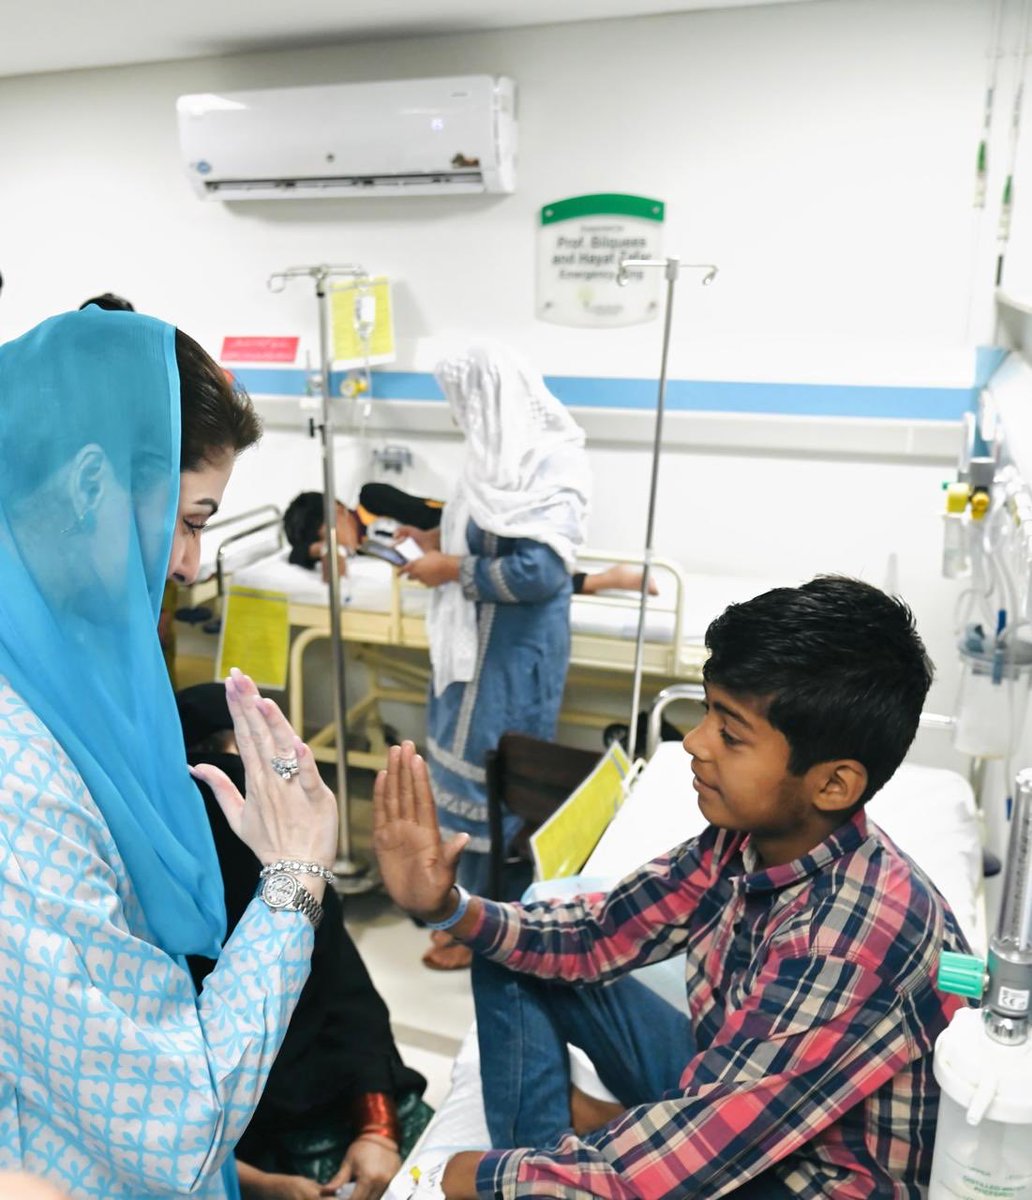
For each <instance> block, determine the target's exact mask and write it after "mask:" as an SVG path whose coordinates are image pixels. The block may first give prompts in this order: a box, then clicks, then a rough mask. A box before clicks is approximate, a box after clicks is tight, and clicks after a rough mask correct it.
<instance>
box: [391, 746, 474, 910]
mask: <svg viewBox="0 0 1032 1200" xmlns="http://www.w3.org/2000/svg"><path fill="white" fill-rule="evenodd" d="M468 840H469V838H468V837H467V836H466V834H464V833H460V834H459V835H458V836H456V837H454V838H452V839H451V841H450V842H448V843H447V844H445V843H444V842H442V841H441V831H440V830H439V829H438V827H437V813H436V811H435V809H434V797H433V793H432V792H431V791H430V778H429V775H428V774H427V769H426V763H425V761H424V760H423V759H422V758H421V757H420V756H419V755H418V754H417V753H416V748H415V746H414V745H413V744H412V743H411V742H403V743H402V744H401V745H400V746H392V747H391V748H390V750H389V751H388V754H387V770H386V771H381V772H380V773H379V775H377V777H376V785H375V787H374V788H373V846H374V848H375V849H376V857H377V859H378V860H379V863H380V874H381V875H382V876H383V882H384V886H385V887H386V888H387V891H388V892H389V893H390V896H391V899H392V900H393V901H394V902H395V904H397V905H398V906H399V907H401V908H403V909H405V911H406V912H409V913H411V914H412V915H413V916H415V917H419V918H420V919H421V920H425V921H434V920H440V919H441V918H442V916H445V915H447V912H446V910H447V908H448V901H449V896H450V893H451V890H452V887H453V886H454V884H455V864H456V863H457V862H458V860H459V855H460V854H461V853H462V850H463V847H464V846H465V845H466V842H467V841H468Z"/></svg>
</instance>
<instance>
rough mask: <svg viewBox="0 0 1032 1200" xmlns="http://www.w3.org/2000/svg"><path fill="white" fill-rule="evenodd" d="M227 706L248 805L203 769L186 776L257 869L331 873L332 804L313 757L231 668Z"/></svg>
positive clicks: (224, 780) (214, 772)
mask: <svg viewBox="0 0 1032 1200" xmlns="http://www.w3.org/2000/svg"><path fill="white" fill-rule="evenodd" d="M226 699H227V701H228V702H229V712H230V715H231V716H232V718H233V730H234V733H235V735H236V742H237V747H238V749H239V751H240V757H241V759H243V763H244V772H245V776H246V791H247V798H246V799H245V798H244V797H243V796H241V795H240V793H239V791H238V790H237V789H236V787H235V786H234V784H233V783H232V782H231V780H230V779H229V778H228V776H226V775H225V774H224V773H223V772H222V771H220V770H219V769H218V768H217V767H214V766H212V765H211V764H210V763H201V764H199V765H198V766H196V767H191V768H190V770H191V774H193V775H195V776H196V777H197V778H198V779H202V780H203V781H204V782H205V783H206V784H208V786H209V787H210V788H211V790H212V791H213V792H214V793H215V799H216V800H218V802H219V806H220V807H221V809H222V811H223V812H224V813H225V814H226V820H227V821H228V822H229V827H230V828H231V829H232V830H233V832H234V833H235V834H236V835H237V837H238V838H240V840H241V841H242V842H244V844H245V845H247V846H248V847H249V848H250V849H251V851H252V852H253V853H254V855H255V857H256V858H258V859H259V860H260V861H261V862H262V863H263V864H268V863H272V862H275V861H276V860H277V859H281V858H290V859H298V860H301V861H304V862H316V863H319V864H320V865H322V866H325V867H331V866H332V865H333V862H334V859H335V858H336V856H337V802H336V799H335V797H334V795H333V792H331V791H330V789H329V788H328V787H327V786H326V784H325V783H323V781H322V777H321V776H320V774H319V772H318V770H317V768H316V765H315V759H314V758H313V757H312V752H311V751H310V750H309V749H308V747H307V746H306V745H305V744H304V742H302V741H301V739H300V738H299V737H298V736H297V735H296V734H295V733H294V731H293V729H291V727H290V723H289V721H288V720H287V719H286V717H285V716H284V715H283V714H282V713H281V712H280V710H279V708H278V706H277V705H276V704H274V703H273V702H272V701H271V700H267V699H265V698H264V697H263V696H261V695H260V694H259V692H258V689H257V688H256V687H255V685H254V683H253V682H252V681H251V680H250V679H249V678H248V677H247V676H246V675H243V674H241V673H240V672H239V671H237V670H236V668H234V669H233V671H232V672H231V673H230V676H229V678H228V679H227V680H226ZM306 886H308V884H307V881H306Z"/></svg>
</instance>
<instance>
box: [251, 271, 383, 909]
mask: <svg viewBox="0 0 1032 1200" xmlns="http://www.w3.org/2000/svg"><path fill="white" fill-rule="evenodd" d="M367 275H368V273H367V272H366V270H365V269H364V268H363V267H360V266H357V265H356V264H353V263H349V264H347V265H344V266H334V265H328V264H326V263H322V264H320V265H319V266H314V267H288V268H287V270H285V271H279V272H276V273H275V274H273V275H270V276H269V280H268V287H269V290H270V291H274V292H281V291H283V289H284V288H285V287H286V285H287V281H288V280H289V279H292V278H299V277H304V278H309V279H312V280H313V281H314V282H315V296H316V301H317V303H318V306H319V367H320V370H319V390H320V392H321V397H320V399H321V401H322V414H321V417H322V419H321V423H320V425H319V433H320V436H321V438H322V456H323V505H324V507H323V520H324V521H325V523H326V555H327V563H328V570H327V575H328V578H329V588H330V647H331V661H332V668H333V673H332V678H333V728H334V734H335V738H336V744H337V811H338V813H339V817H340V831H339V843H338V850H339V853H338V856H337V861H336V862H335V863H334V864H333V872H334V874H335V875H336V876H337V887H338V890H340V891H342V892H345V893H359V892H366V891H370V890H371V889H372V888H374V887H376V885H377V879H376V875H375V872H371V871H370V870H369V866H368V864H366V863H363V862H359V861H358V860H357V859H355V858H354V857H353V856H352V846H351V840H352V839H351V803H350V796H349V794H348V753H347V737H348V728H347V699H346V693H345V666H344V643H343V640H342V639H341V636H340V607H341V606H340V572H339V571H338V570H337V565H338V562H339V558H338V544H337V486H336V478H335V471H334V447H333V436H334V430H333V412H332V409H331V403H330V396H331V391H330V365H331V362H332V352H331V348H330V320H329V311H328V309H329V305H328V302H327V283H328V282H329V280H331V279H337V278H348V279H364V278H367ZM297 732H298V733H299V734H300V732H301V731H300V730H298V731H297Z"/></svg>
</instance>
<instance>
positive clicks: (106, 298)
mask: <svg viewBox="0 0 1032 1200" xmlns="http://www.w3.org/2000/svg"><path fill="white" fill-rule="evenodd" d="M91 304H95V305H96V306H97V308H103V309H106V310H107V311H108V312H136V309H135V308H133V306H132V305H131V304H130V303H129V301H128V300H126V298H125V297H124V296H116V295H115V293H114V292H105V293H104V294H103V295H102V296H91V297H90V298H89V300H84V301H83V302H82V303H81V304H80V305H79V308H80V309H83V308H89V306H90V305H91Z"/></svg>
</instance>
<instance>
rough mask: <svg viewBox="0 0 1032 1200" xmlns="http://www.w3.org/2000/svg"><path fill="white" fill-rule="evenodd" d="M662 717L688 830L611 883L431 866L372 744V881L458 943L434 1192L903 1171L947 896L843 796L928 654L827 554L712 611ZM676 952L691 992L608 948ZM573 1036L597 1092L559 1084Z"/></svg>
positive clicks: (876, 1185) (405, 772)
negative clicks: (476, 1045)
mask: <svg viewBox="0 0 1032 1200" xmlns="http://www.w3.org/2000/svg"><path fill="white" fill-rule="evenodd" d="M706 645H707V647H708V649H709V651H710V657H709V659H708V661H707V663H706V667H705V670H704V678H705V682H706V694H707V713H706V716H705V718H704V720H703V721H702V722H701V724H700V725H699V726H697V727H696V728H695V729H693V730H692V731H691V733H689V734H688V736H687V737H686V738H685V740H684V746H685V749H686V750H687V751H688V753H689V754H691V755H692V763H691V770H692V775H693V777H694V779H693V786H694V789H695V792H696V794H697V801H698V804H699V807H700V809H701V810H702V813H703V815H704V816H705V817H706V818H707V820H708V821H709V826H708V828H707V829H706V831H705V832H704V833H703V834H701V835H700V836H699V837H698V838H693V839H691V840H690V841H688V842H686V843H684V844H683V845H681V846H678V847H676V848H675V849H673V850H672V851H670V852H669V853H668V854H666V855H664V856H662V857H661V858H658V859H655V860H654V861H653V862H651V863H648V864H647V865H645V866H644V867H642V868H640V869H639V870H638V871H636V872H634V873H633V874H632V875H630V876H628V877H627V878H626V879H624V880H623V881H622V882H621V883H620V884H618V885H617V887H616V888H615V889H614V890H613V891H612V892H610V893H609V895H608V896H588V897H580V898H577V899H575V900H573V901H571V902H564V903H561V904H552V903H536V904H529V905H513V904H495V903H493V902H491V901H487V900H483V899H480V898H477V897H468V896H466V895H464V894H463V893H462V892H461V890H460V889H456V888H455V887H454V886H453V880H454V864H455V861H456V859H457V857H458V855H459V853H461V849H462V843H461V839H456V840H455V841H453V842H452V843H449V844H448V845H446V846H443V845H442V844H441V841H440V837H439V835H438V833H437V827H436V821H435V818H434V810H433V799H432V797H431V795H430V790H429V786H428V784H427V778H426V770H425V766H424V764H423V763H422V760H421V759H419V757H418V756H416V755H415V753H414V749H413V747H412V746H411V745H406V746H405V747H404V748H402V749H396V750H395V751H393V752H392V757H391V759H390V763H389V767H388V770H387V771H386V772H383V773H381V776H380V777H379V778H378V780H377V787H376V831H375V841H376V846H377V852H378V855H379V858H380V865H381V870H382V871H383V876H384V880H385V882H386V884H387V886H388V889H389V891H390V892H391V895H392V896H393V897H394V899H395V900H396V901H397V902H398V903H399V904H400V905H401V906H402V907H403V908H406V909H408V911H410V912H412V913H414V914H415V915H418V916H420V917H422V918H423V919H424V920H427V921H430V922H437V923H442V922H443V923H445V924H448V925H449V927H450V928H451V930H452V932H453V934H455V935H456V936H457V937H459V938H461V939H462V940H463V941H465V942H466V943H467V944H468V945H469V946H471V947H472V948H473V950H474V951H475V952H476V955H477V957H476V959H475V962H474V991H475V996H476V1002H477V1015H478V1028H479V1030H480V1049H481V1072H482V1077H483V1082H484V1099H485V1108H486V1111H487V1117H488V1128H489V1130H490V1133H491V1138H492V1145H493V1146H495V1147H496V1149H494V1150H491V1151H489V1152H487V1153H481V1152H479V1151H478V1152H473V1151H469V1152H463V1153H459V1154H456V1155H454V1156H453V1157H451V1158H450V1160H449V1161H448V1163H447V1166H446V1167H445V1168H444V1170H443V1174H442V1177H441V1180H440V1184H441V1190H440V1192H439V1194H443V1195H444V1196H447V1197H453V1198H460V1200H461V1198H463V1197H469V1198H471V1200H472V1198H473V1197H485V1198H487V1197H497V1198H499V1200H500V1198H503V1197H504V1198H508V1197H523V1196H558V1197H581V1196H582V1197H610V1198H613V1200H629V1198H631V1197H674V1196H708V1197H716V1196H724V1195H729V1194H733V1195H734V1196H736V1197H740V1198H742V1200H745V1198H746V1197H757V1198H760V1197H762V1198H765V1200H773V1198H780V1197H789V1196H790V1197H807V1198H809V1197H813V1198H817V1197H828V1196H831V1197H839V1198H841V1200H853V1198H860V1197H915V1198H916V1197H918V1196H919V1195H920V1194H921V1191H920V1189H921V1186H922V1185H923V1184H927V1181H928V1173H929V1168H930V1163H931V1150H932V1140H933V1135H934V1128H935V1116H936V1110H937V1100H938V1090H937V1087H936V1084H935V1081H934V1079H933V1077H932V1069H931V1064H932V1048H933V1044H934V1041H935V1038H936V1036H937V1035H938V1034H939V1033H940V1032H941V1031H942V1030H943V1029H944V1028H945V1026H946V1024H947V1023H948V1022H949V1019H950V1017H951V1016H952V1014H953V1012H954V1011H955V1010H956V1008H957V1007H958V1006H959V1005H960V1004H962V1003H963V1001H961V1000H958V999H957V998H955V997H950V996H946V995H943V994H941V993H939V992H938V991H937V990H936V988H935V985H934V978H935V970H936V966H937V963H938V958H939V954H940V952H941V950H942V949H943V948H946V949H953V950H963V949H965V943H964V939H963V937H962V935H961V934H960V932H959V929H958V927H957V924H956V921H955V920H954V918H953V915H952V913H951V912H950V911H949V908H948V906H947V905H946V902H945V901H944V900H943V898H942V897H941V896H940V895H939V893H938V892H937V890H936V889H935V887H934V885H933V884H932V883H931V882H930V881H929V880H928V879H927V877H926V876H925V875H924V874H923V873H922V872H921V870H920V869H919V868H918V867H917V866H915V864H914V863H912V862H911V861H910V860H909V859H908V858H907V857H906V855H905V854H903V853H902V852H901V851H900V850H899V849H898V848H897V847H896V846H895V845H894V844H893V843H892V842H891V840H890V839H889V838H888V837H886V836H885V834H883V833H882V832H881V831H880V830H878V829H877V828H876V827H874V826H873V825H869V824H868V822H867V820H866V817H865V813H864V805H865V803H866V802H867V800H868V799H870V797H871V796H872V795H874V794H875V792H877V791H878V789H879V788H880V787H881V786H882V785H883V784H884V783H885V782H886V781H887V780H888V779H889V777H890V776H891V775H892V774H893V772H894V771H895V770H896V768H897V766H898V765H899V764H900V762H901V761H902V760H903V756H904V755H905V753H906V751H907V748H908V747H909V745H910V743H911V741H912V739H913V737H914V734H915V732H916V730H917V724H918V719H919V716H920V713H921V707H922V704H923V702H924V698H925V695H926V693H927V691H928V687H929V684H930V682H931V675H932V668H931V664H930V663H929V661H928V658H927V656H926V654H925V651H924V646H923V645H922V643H921V640H920V638H919V637H918V635H917V632H916V630H915V628H914V624H913V617H912V615H911V613H910V611H909V609H908V608H907V607H906V606H905V605H904V604H903V603H902V602H901V601H899V600H896V599H892V598H890V597H888V596H886V595H885V594H884V593H882V592H880V591H879V590H878V589H877V588H874V587H871V586H870V585H868V584H864V583H861V582H859V581H857V580H851V579H843V578H835V577H825V578H818V579H815V580H812V581H811V582H810V583H808V584H805V585H804V586H802V587H799V588H778V589H775V590H773V591H770V592H767V593H765V594H764V595H762V596H758V597H756V598H755V599H754V600H751V601H749V602H747V603H745V604H738V605H732V606H731V607H730V608H729V609H728V610H727V611H726V612H725V613H723V614H722V615H721V616H720V617H718V618H717V619H716V620H715V621H714V622H713V623H712V624H711V625H710V627H709V630H708V631H707V635H706ZM681 953H683V954H684V955H685V963H686V966H685V981H686V991H687V1000H688V1006H687V1013H685V1012H681V1011H679V1010H677V1009H675V1008H673V1007H672V1006H671V1005H669V1004H667V1003H666V1002H664V1001H663V1000H661V999H660V998H659V997H657V996H656V995H655V994H654V993H652V992H651V991H650V990H649V989H648V988H646V987H645V986H644V985H643V984H641V983H639V982H638V981H637V980H634V979H630V978H627V973H628V972H630V971H632V970H634V969H635V968H636V967H640V966H643V965H644V964H646V963H651V962H657V961H659V960H661V959H665V958H669V957H671V956H673V955H675V954H681ZM567 1043H572V1044H575V1045H579V1046H581V1047H582V1048H583V1049H584V1050H585V1051H586V1052H587V1054H588V1056H589V1057H590V1058H591V1059H592V1061H593V1062H594V1064H595V1067H596V1069H597V1070H598V1072H599V1075H600V1077H601V1079H602V1082H603V1083H604V1084H605V1085H606V1086H607V1088H609V1090H610V1091H611V1092H612V1093H613V1094H614V1095H615V1096H617V1097H619V1101H620V1103H619V1104H616V1105H611V1104H607V1103H604V1102H601V1101H593V1100H590V1099H589V1098H587V1097H585V1096H583V1095H581V1094H579V1093H577V1092H576V1090H574V1091H573V1092H572V1093H571V1087H570V1075H569V1065H568V1056H567V1052H566V1044H567Z"/></svg>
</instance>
